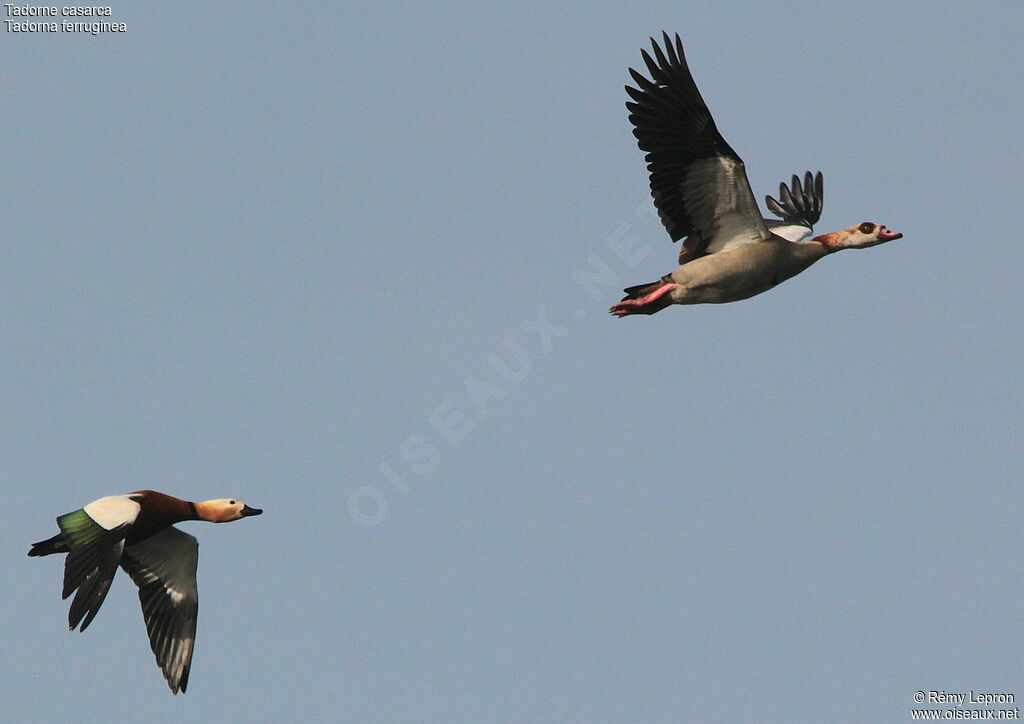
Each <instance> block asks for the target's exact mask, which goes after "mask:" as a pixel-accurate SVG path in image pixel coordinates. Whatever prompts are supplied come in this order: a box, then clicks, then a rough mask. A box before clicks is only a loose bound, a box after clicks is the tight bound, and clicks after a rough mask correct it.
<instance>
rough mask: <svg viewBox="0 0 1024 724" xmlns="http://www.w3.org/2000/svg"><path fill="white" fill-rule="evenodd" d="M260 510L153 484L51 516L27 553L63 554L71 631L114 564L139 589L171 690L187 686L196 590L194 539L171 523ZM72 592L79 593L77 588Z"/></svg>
mask: <svg viewBox="0 0 1024 724" xmlns="http://www.w3.org/2000/svg"><path fill="white" fill-rule="evenodd" d="M262 512H263V511H262V510H259V509H258V508H250V507H249V506H248V505H246V504H245V503H243V502H242V501H241V500H238V499H237V498H221V499H218V500H207V501H204V502H199V503H193V502H190V501H188V500H181V499H180V498H175V497H172V496H170V495H165V494H163V493H158V492H156V491H153V490H136V491H135V492H134V493H128V494H127V495H111V496H107V497H104V498H99V499H98V500H94V501H93V502H91V503H89V504H88V505H86V506H85V507H84V508H81V509H79V510H76V511H74V512H72V513H68V514H66V515H62V516H60V517H58V518H57V526H58V527H59V528H60V533H58V534H57V535H55V536H53V537H52V538H49V539H47V540H44V541H40V542H38V543H33V544H32V549H31V550H30V551H29V552H28V554H29V555H30V556H48V555H52V554H54V553H66V554H67V558H65V560H64V590H63V593H62V598H67V597H68V596H70V595H71V594H72V593H75V598H74V600H72V602H71V610H70V611H69V613H68V624H69V626H70V628H71V629H72V630H74V629H75V628H76V627H78V628H79V630H81V631H85V629H86V628H87V627H88V626H89V624H90V623H91V622H92V620H93V618H95V616H96V614H97V612H98V611H99V609H100V606H101V605H102V604H103V599H104V598H106V595H107V591H109V590H110V584H111V582H112V581H113V580H114V574H115V573H116V572H117V567H118V565H120V566H121V568H123V569H124V570H125V572H126V573H127V574H128V575H129V576H130V577H131V579H132V580H133V581H134V582H135V585H137V586H138V587H139V601H141V603H142V615H143V618H144V619H145V621H146V630H147V632H148V633H149V642H150V646H151V647H152V649H153V654H154V655H155V656H156V662H157V665H158V666H159V667H160V668H161V670H162V671H163V674H164V678H166V679H167V684H168V686H170V688H171V691H172V692H173V693H175V694H177V693H178V691H182V692H184V691H185V690H186V688H187V686H188V674H189V668H190V666H191V664H192V650H193V648H194V646H195V636H196V614H197V612H198V610H199V594H198V592H197V589H196V566H197V564H198V561H199V543H198V542H197V541H196V539H195V538H194V537H193V536H191V535H189V534H188V533H184V532H182V531H180V530H178V529H177V528H175V527H174V524H175V523H180V522H183V521H187V520H205V521H209V522H211V523H227V522H230V521H233V520H240V519H242V518H246V517H249V516H252V515H259V514H261V513H262ZM76 591H77V593H76Z"/></svg>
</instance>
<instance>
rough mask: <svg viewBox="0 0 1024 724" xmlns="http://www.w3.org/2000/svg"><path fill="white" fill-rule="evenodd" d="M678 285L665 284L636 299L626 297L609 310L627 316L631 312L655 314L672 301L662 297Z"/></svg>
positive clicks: (616, 314) (619, 315) (620, 315)
mask: <svg viewBox="0 0 1024 724" xmlns="http://www.w3.org/2000/svg"><path fill="white" fill-rule="evenodd" d="M676 286H678V285H676V284H663V285H662V286H660V287H658V288H657V289H655V290H654V291H653V292H651V293H650V294H645V295H644V296H642V297H637V298H636V299H624V300H622V301H621V302H619V303H618V304H616V305H614V306H613V307H612V308H611V309H610V310H608V311H610V312H611V313H612V314H614V315H615V316H616V317H626V316H629V315H630V314H654V313H655V312H659V311H661V310H662V309H664V308H665V307H667V306H668V305H670V304H671V303H672V302H671V301H670V300H668V299H662V297H664V296H665V295H666V294H668V293H669V292H671V291H672V290H673V289H675V288H676Z"/></svg>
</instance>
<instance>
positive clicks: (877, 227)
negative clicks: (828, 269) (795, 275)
mask: <svg viewBox="0 0 1024 724" xmlns="http://www.w3.org/2000/svg"><path fill="white" fill-rule="evenodd" d="M901 238H903V234H898V233H896V232H895V231H889V229H887V228H885V225H884V224H876V223H874V222H872V221H865V222H864V223H862V224H857V226H851V227H850V228H849V229H843V230H842V231H837V232H835V233H832V234H822V235H821V236H816V237H814V241H817V242H820V243H821V244H822V245H823V246H824V247H825V248H826V249H828V250H829V251H839V250H840V249H867V248H868V247H869V246H878V245H879V244H884V243H885V242H887V241H892V240H893V239H901Z"/></svg>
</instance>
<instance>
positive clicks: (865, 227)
mask: <svg viewBox="0 0 1024 724" xmlns="http://www.w3.org/2000/svg"><path fill="white" fill-rule="evenodd" d="M859 228H860V233H862V234H870V233H871V232H872V231H874V230H875V225H874V224H872V223H871V222H870V221H865V222H864V223H863V224H861V225H860V227H859Z"/></svg>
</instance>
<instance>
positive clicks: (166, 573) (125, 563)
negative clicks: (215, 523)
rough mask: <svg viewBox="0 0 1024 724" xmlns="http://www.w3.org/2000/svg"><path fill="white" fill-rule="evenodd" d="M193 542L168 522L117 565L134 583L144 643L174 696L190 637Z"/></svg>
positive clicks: (182, 683) (182, 682)
mask: <svg viewBox="0 0 1024 724" xmlns="http://www.w3.org/2000/svg"><path fill="white" fill-rule="evenodd" d="M198 563H199V543H198V542H197V541H196V539H195V538H194V537H192V536H190V535H189V534H188V533H183V532H181V531H180V530H178V529H177V528H175V527H174V526H169V527H167V528H165V529H163V530H162V531H160V532H159V533H157V534H156V535H154V536H152V537H150V538H147V539H146V540H144V541H142V542H140V543H136V544H134V545H131V546H129V547H128V549H127V550H126V551H125V553H124V556H123V557H122V558H121V567H122V568H124V570H125V571H126V572H127V573H128V575H129V576H131V577H132V580H133V581H135V585H137V586H138V587H139V602H140V603H141V604H142V616H143V618H145V620H146V631H147V632H148V633H149V643H150V647H151V648H152V649H153V655H154V656H156V663H157V665H158V666H159V667H160V668H161V670H162V671H163V672H164V678H165V679H167V685H168V686H170V687H171V691H172V692H173V693H175V694H177V693H178V691H179V690H180V691H185V689H186V687H187V686H188V673H189V669H190V667H191V666H192V650H193V648H194V647H195V640H196V616H197V615H198V613H199V592H198V590H197V588H196V567H197V566H198Z"/></svg>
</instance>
